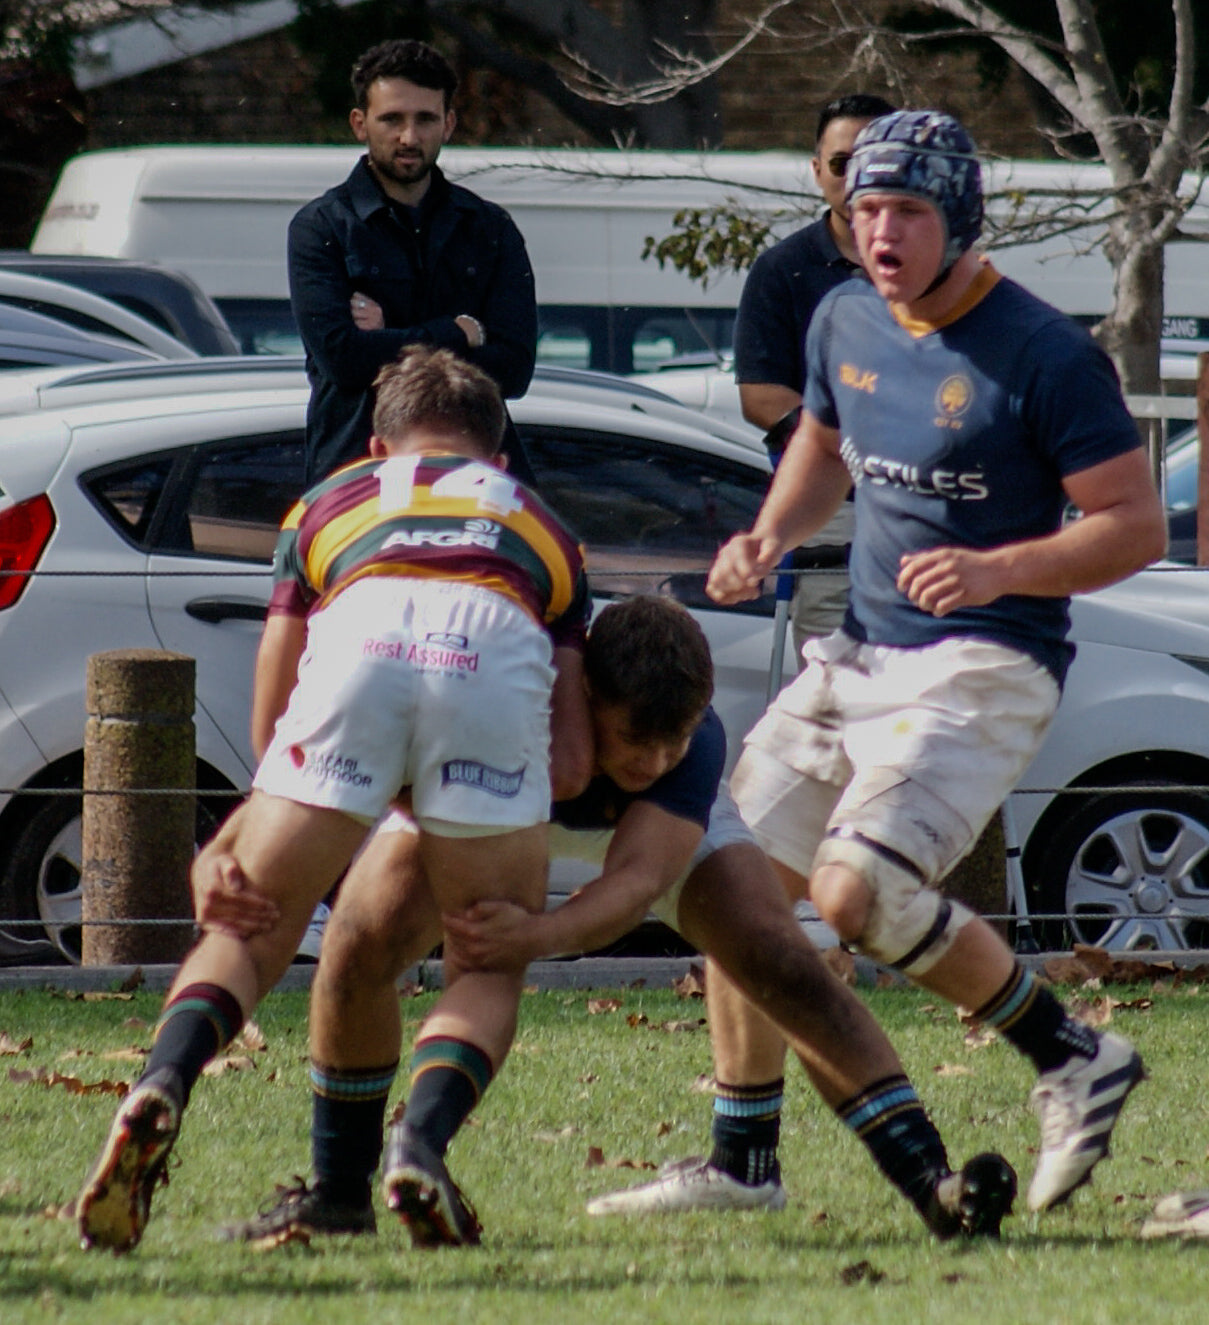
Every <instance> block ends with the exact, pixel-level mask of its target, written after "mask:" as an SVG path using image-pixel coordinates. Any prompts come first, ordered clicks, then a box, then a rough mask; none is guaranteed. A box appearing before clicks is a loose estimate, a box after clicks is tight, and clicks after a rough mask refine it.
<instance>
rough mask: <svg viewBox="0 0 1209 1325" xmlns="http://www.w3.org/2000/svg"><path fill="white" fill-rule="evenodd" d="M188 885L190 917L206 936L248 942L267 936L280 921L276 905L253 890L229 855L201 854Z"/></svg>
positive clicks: (237, 864)
mask: <svg viewBox="0 0 1209 1325" xmlns="http://www.w3.org/2000/svg"><path fill="white" fill-rule="evenodd" d="M189 882H190V886H191V887H192V889H193V914H194V915H195V916H196V917H197V923H198V924H199V925H201V927H202V929H204V930H206V931H207V932H209V933H216V934H226V935H227V936H228V937H230V938H236V939H250V938H254V937H255V936H256V935H257V934H265V933H267V932H268V931H269V930H270V929H272V928H273V926H274V925H275V924H276V923H277V921H278V920H279V919H280V915H281V913H280V911H279V910H278V907H277V903H276V902H274V901H273V900H272V898H270V897H266V896H265V895H264V894H263V893H259V892H257V891H256V889H255V888H253V887H252V885H251V884H250V883H249V882H248V879H247V876H246V875H245V874H244V872H243V869H242V868H241V866H240V864H239V861H238V860H236V859H235V857H234V856H233V855H231V854H230V853H228V852H222V851H208V852H203V853H202V854H201V855H200V856H198V858H197V860H196V862H195V863H194V866H193V871H192V873H191V875H190V879H189Z"/></svg>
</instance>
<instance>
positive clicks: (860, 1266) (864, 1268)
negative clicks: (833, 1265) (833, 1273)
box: [840, 1261, 886, 1287]
mask: <svg viewBox="0 0 1209 1325" xmlns="http://www.w3.org/2000/svg"><path fill="white" fill-rule="evenodd" d="M885 1277H886V1276H885V1274H884V1273H883V1272H882V1271H881V1270H875V1269H874V1268H873V1266H872V1265H871V1264H870V1263H869V1262H868V1261H857V1262H856V1264H855V1265H845V1266H844V1268H843V1269H842V1270H841V1271H840V1283H842V1284H844V1285H846V1286H849V1287H850V1286H851V1285H852V1284H880V1283H881V1281H882V1280H883V1279H884V1278H885Z"/></svg>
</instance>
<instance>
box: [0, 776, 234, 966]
mask: <svg viewBox="0 0 1209 1325" xmlns="http://www.w3.org/2000/svg"><path fill="white" fill-rule="evenodd" d="M231 804H232V802H231V801H224V800H222V799H219V798H217V797H216V798H215V799H214V800H210V799H199V800H198V802H197V825H196V829H195V841H196V842H197V843H199V844H200V843H202V842H205V841H206V840H207V839H209V838H210V837H211V836H212V835H213V833H214V830H215V829H216V828H217V827H218V825H219V823H220V822H221V820H222V818H223V817H224V816H225V815H226V813H227V812H228V810H229V809H230V808H231ZM83 864H84V834H83V827H82V818H81V804H80V798H79V797H78V796H47V797H42V798H35V799H34V800H33V802H32V807H31V809H30V811H29V814H28V815H27V816H26V818H25V819H24V820H23V821H22V823H21V825H20V827H19V828H18V829H17V835H16V840H15V841H14V842H13V845H12V846H11V848H10V849H9V851H8V853H7V854H6V856H5V859H4V862H3V865H2V867H0V928H2V927H3V920H6V919H7V920H36V921H40V922H41V926H42V928H41V929H38V928H35V927H34V926H29V925H21V926H20V927H15V928H13V929H10V930H9V931H8V932H9V933H10V934H11V935H12V936H13V937H14V938H16V939H19V940H25V941H30V940H36V939H45V940H49V941H50V943H52V944H53V945H54V947H55V948H56V949H57V950H58V952H59V953H60V954H61V955H62V957H64V958H65V959H66V960H67V961H69V962H73V963H78V962H79V960H80V951H81V946H82V931H81V928H80V914H81V910H82V906H83V901H82V894H81V874H82V871H83Z"/></svg>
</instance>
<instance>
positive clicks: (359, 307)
mask: <svg viewBox="0 0 1209 1325" xmlns="http://www.w3.org/2000/svg"><path fill="white" fill-rule="evenodd" d="M348 303H349V307H350V308H351V309H352V311H353V324H354V325H355V326H356V328H357V330H358V331H383V330H385V328H386V317H385V315H384V314H383V312H382V305H381V304H379V303H377V302H376V301H375V300H373V299H371V298H370V297H369V295H367V294H362V293H361V291H360V290H355V291H354V292H353V297H352V298H351V299H350V300H349V301H348Z"/></svg>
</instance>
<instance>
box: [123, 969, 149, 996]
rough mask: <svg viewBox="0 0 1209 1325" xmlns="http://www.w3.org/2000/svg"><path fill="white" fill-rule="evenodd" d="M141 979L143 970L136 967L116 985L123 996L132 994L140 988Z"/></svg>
mask: <svg viewBox="0 0 1209 1325" xmlns="http://www.w3.org/2000/svg"><path fill="white" fill-rule="evenodd" d="M143 979H144V977H143V968H142V967H141V966H136V967H135V968H134V970H133V971H131V972H130V974H129V975H128V976H127V977H126V978H125V980H123V981H122V983H121V984H120V985H118V988H119V989H120V990H121V991H122V993H123V994H132V993H133V992H134V991H135V990H136V989H139V988H141V987H142V984H143Z"/></svg>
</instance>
